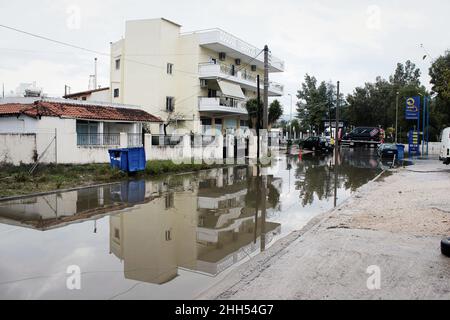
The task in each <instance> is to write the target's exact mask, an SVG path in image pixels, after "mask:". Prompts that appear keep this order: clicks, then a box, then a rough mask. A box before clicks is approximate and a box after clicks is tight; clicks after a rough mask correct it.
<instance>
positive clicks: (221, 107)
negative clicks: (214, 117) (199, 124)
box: [198, 97, 247, 114]
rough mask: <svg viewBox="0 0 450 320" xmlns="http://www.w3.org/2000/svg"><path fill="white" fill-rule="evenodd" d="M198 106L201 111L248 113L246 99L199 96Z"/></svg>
mask: <svg viewBox="0 0 450 320" xmlns="http://www.w3.org/2000/svg"><path fill="white" fill-rule="evenodd" d="M198 106H199V109H200V111H224V112H227V111H228V112H232V113H239V114H247V109H246V108H245V101H239V100H235V99H226V98H225V97H217V98H208V97H199V98H198Z"/></svg>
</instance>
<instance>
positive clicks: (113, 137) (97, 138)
mask: <svg viewBox="0 0 450 320" xmlns="http://www.w3.org/2000/svg"><path fill="white" fill-rule="evenodd" d="M77 145H78V146H106V147H110V146H119V145H120V134H119V133H109V134H105V133H98V134H97V133H94V134H92V133H77Z"/></svg>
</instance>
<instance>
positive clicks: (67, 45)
mask: <svg viewBox="0 0 450 320" xmlns="http://www.w3.org/2000/svg"><path fill="white" fill-rule="evenodd" d="M0 27H2V28H5V29H8V30H11V31H15V32H18V33H21V34H25V35H27V36H30V37H34V38H37V39H41V40H45V41H49V42H52V43H56V44H59V45H62V46H66V47H70V48H74V49H78V50H82V51H85V52H89V53H93V54H96V55H101V56H106V57H108V58H109V59H111V55H110V54H109V53H105V52H101V51H97V50H92V49H89V48H85V47H81V46H78V45H74V44H71V43H68V42H64V41H60V40H55V39H51V38H48V37H45V36H41V35H39V34H35V33H31V32H28V31H24V30H20V29H17V28H13V27H10V26H6V25H3V24H0ZM123 60H125V61H128V62H131V63H136V64H141V65H145V66H149V67H153V68H158V69H163V70H165V68H166V67H164V66H158V65H154V64H150V63H145V62H141V61H136V60H132V59H128V58H124V59H123ZM174 71H178V72H181V73H185V74H192V75H195V76H198V73H194V72H190V71H184V70H179V69H174Z"/></svg>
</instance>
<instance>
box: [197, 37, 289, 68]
mask: <svg viewBox="0 0 450 320" xmlns="http://www.w3.org/2000/svg"><path fill="white" fill-rule="evenodd" d="M192 33H194V34H198V35H199V42H200V45H210V44H214V45H216V44H219V45H222V46H225V47H228V48H231V49H233V50H235V51H238V52H240V53H242V54H244V55H246V56H247V57H251V58H254V57H256V58H254V60H255V62H257V63H259V64H262V63H264V59H263V55H262V54H259V53H260V52H261V49H260V48H257V47H255V46H253V45H251V44H249V43H248V42H246V41H244V40H241V39H239V38H238V37H236V36H234V35H232V34H230V33H228V32H226V31H224V30H221V29H217V28H216V29H208V30H199V31H195V32H191V34H192ZM269 63H270V66H271V69H273V70H274V71H284V68H285V66H284V61H282V60H281V59H279V58H277V57H275V56H273V55H272V54H270V55H269Z"/></svg>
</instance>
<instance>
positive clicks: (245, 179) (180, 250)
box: [110, 167, 281, 284]
mask: <svg viewBox="0 0 450 320" xmlns="http://www.w3.org/2000/svg"><path fill="white" fill-rule="evenodd" d="M251 174H252V170H251V168H247V167H243V168H226V169H218V170H212V171H210V172H208V173H207V174H206V173H205V174H201V175H203V176H202V177H201V178H200V179H199V182H198V183H193V184H192V183H187V185H190V186H191V187H192V188H190V190H184V191H178V192H166V193H165V194H164V195H163V196H162V197H159V198H156V199H154V200H152V201H151V202H149V203H147V204H145V205H142V206H137V207H135V208H133V211H132V212H130V213H126V214H120V215H115V216H112V217H111V219H110V233H111V236H110V239H111V241H110V243H111V244H110V247H111V252H112V253H114V254H115V255H116V256H117V257H118V258H119V259H121V260H123V262H124V269H125V277H126V278H128V279H133V280H138V281H145V282H150V283H156V284H162V283H165V282H167V281H170V280H172V279H173V278H174V277H176V276H177V274H178V269H179V268H182V269H187V270H193V271H197V272H203V273H206V274H210V275H216V274H218V273H220V272H222V271H224V270H225V269H227V268H229V267H230V266H232V265H234V264H235V263H237V262H239V261H241V260H242V259H244V258H246V257H248V256H249V255H251V254H252V253H254V252H256V251H258V250H259V249H260V245H259V243H260V242H258V241H255V235H256V238H257V239H260V238H261V224H260V226H259V227H255V222H256V215H255V209H254V207H251V205H252V204H253V203H252V200H253V199H252V197H249V196H248V195H249V184H250V186H251V185H252V183H251V182H249V181H252V180H253V177H252V176H251ZM275 180H276V179H273V178H272V181H275ZM258 218H259V219H261V217H260V216H259V217H258ZM265 229H266V237H265V241H266V242H270V241H271V240H272V238H273V236H274V235H278V234H280V232H281V225H280V224H278V223H273V222H266V223H265Z"/></svg>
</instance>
